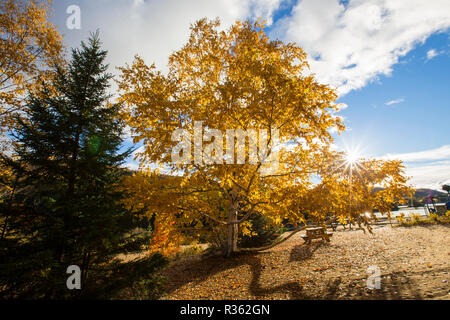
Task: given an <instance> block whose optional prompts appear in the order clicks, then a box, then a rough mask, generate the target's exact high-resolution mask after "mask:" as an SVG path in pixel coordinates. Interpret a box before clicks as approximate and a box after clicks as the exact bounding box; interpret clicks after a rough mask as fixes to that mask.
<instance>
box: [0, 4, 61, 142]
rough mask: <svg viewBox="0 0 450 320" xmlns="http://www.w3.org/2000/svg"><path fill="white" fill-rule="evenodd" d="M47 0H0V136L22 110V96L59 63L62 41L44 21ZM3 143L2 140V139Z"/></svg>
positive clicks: (7, 130)
mask: <svg viewBox="0 0 450 320" xmlns="http://www.w3.org/2000/svg"><path fill="white" fill-rule="evenodd" d="M49 15H50V6H49V1H48V0H26V1H24V0H3V1H1V2H0V34H1V41H0V70H1V72H0V137H1V138H2V140H3V139H4V134H6V133H8V132H9V131H10V130H11V129H13V128H14V127H15V125H16V123H17V122H16V120H15V119H16V116H17V115H20V114H23V112H24V103H23V101H24V98H25V96H26V94H27V91H28V90H33V89H34V88H35V87H36V84H38V83H39V82H38V81H36V79H37V78H39V77H40V78H48V76H49V75H50V73H49V71H50V67H51V66H52V65H53V64H54V63H57V62H61V59H62V57H61V52H62V41H61V36H60V35H59V34H58V32H57V31H56V28H55V27H54V26H53V25H52V24H51V23H50V22H49V21H48V18H49ZM2 142H3V141H2Z"/></svg>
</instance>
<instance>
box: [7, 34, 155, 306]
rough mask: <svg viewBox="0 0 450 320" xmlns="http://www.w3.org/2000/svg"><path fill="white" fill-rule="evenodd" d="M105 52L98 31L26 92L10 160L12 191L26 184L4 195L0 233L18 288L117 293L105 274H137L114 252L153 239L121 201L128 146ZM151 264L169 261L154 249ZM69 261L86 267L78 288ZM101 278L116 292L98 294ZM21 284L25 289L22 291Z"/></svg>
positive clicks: (60, 293)
mask: <svg viewBox="0 0 450 320" xmlns="http://www.w3.org/2000/svg"><path fill="white" fill-rule="evenodd" d="M105 58H106V51H104V50H102V49H101V47H100V41H99V37H98V33H96V34H94V35H92V36H91V37H90V39H89V42H88V44H85V43H83V42H82V44H81V49H73V50H72V60H71V63H70V64H69V66H68V68H62V67H61V66H57V67H55V78H54V79H53V81H52V82H51V83H50V84H43V85H42V88H43V89H42V90H41V91H40V92H39V93H38V94H36V95H31V96H30V97H29V98H28V103H27V120H26V121H23V120H20V119H19V120H18V121H19V122H20V125H19V126H18V129H17V132H15V134H14V136H15V139H16V147H15V159H16V160H13V159H6V158H5V159H4V160H5V162H6V163H7V164H8V165H10V166H11V168H13V170H14V173H15V176H16V179H13V180H14V181H15V183H16V184H17V185H18V186H19V188H17V187H16V188H15V189H14V190H16V189H17V190H19V191H15V193H14V194H13V196H11V198H12V199H10V200H9V201H4V202H3V207H2V215H4V216H5V217H4V219H3V220H4V221H5V223H4V234H2V239H1V241H2V242H1V250H2V259H3V260H4V261H1V262H2V263H1V265H2V269H3V270H2V271H4V273H3V278H2V280H3V283H6V285H5V287H7V288H9V289H10V290H15V291H16V294H19V295H22V296H25V297H28V296H31V297H48V298H53V297H57V298H64V297H72V296H74V295H76V296H77V295H94V294H95V295H97V296H98V295H99V294H104V295H107V294H111V293H112V292H113V291H114V286H113V285H112V284H111V283H108V282H107V281H108V280H107V279H108V278H109V279H111V278H112V277H113V276H114V278H115V280H117V281H119V280H121V281H122V282H124V283H123V285H126V282H127V281H128V280H130V276H131V275H127V276H126V277H125V278H123V277H122V278H121V275H120V274H117V272H119V271H118V270H122V271H124V268H123V266H120V268H116V269H111V268H112V266H116V267H117V266H119V264H117V263H111V262H112V258H113V257H114V256H116V255H117V254H118V253H120V252H123V251H129V250H134V249H139V248H141V246H142V245H143V244H145V243H148V241H149V237H148V234H145V235H144V236H137V237H134V236H130V234H131V232H132V230H133V229H134V228H136V225H137V224H136V221H134V220H135V219H134V218H133V216H132V215H131V214H129V213H128V212H127V211H125V210H124V208H123V207H122V205H121V204H120V200H121V198H122V197H123V196H124V195H123V194H122V193H121V192H120V191H118V184H119V183H120V179H121V176H122V175H123V170H121V169H120V168H119V165H120V164H122V163H123V161H124V160H125V158H126V157H128V156H129V155H130V150H126V151H125V152H120V149H121V145H122V142H123V141H122V138H121V136H122V131H123V125H122V123H121V122H120V121H119V120H118V117H117V113H118V109H119V107H120V106H119V105H118V104H112V103H109V98H110V96H109V95H108V94H107V90H108V87H109V81H110V80H111V78H112V76H111V74H109V73H107V65H105V64H104V61H105ZM11 190H12V188H11ZM6 218H7V219H6ZM127 235H128V236H127ZM149 263H150V264H149V265H147V266H148V267H149V268H150V269H147V270H146V271H147V272H149V271H150V272H151V271H152V270H154V269H157V268H158V267H159V266H161V265H162V263H163V259H162V258H161V257H159V256H154V257H153V258H152V260H151V261H149ZM69 265H78V266H79V267H80V268H81V284H82V289H81V291H77V290H73V291H69V290H68V289H67V287H66V279H67V277H68V276H69V275H68V274H66V269H67V267H68V266H69ZM145 266H146V264H145V263H144V262H142V261H141V262H140V264H139V265H135V267H136V268H138V269H140V270H143V269H145ZM130 268H131V267H130ZM129 271H130V270H128V272H129ZM122 276H123V274H122ZM132 276H133V277H137V276H138V272H137V273H136V274H133V275H132ZM130 281H131V280H130ZM97 283H102V286H101V287H102V288H103V289H105V288H108V290H109V292H103V293H100V292H99V291H98V290H99V288H100V287H99V286H97V285H96V284H97ZM0 284H1V283H0ZM18 287H20V288H23V289H22V291H20V292H19V293H17V288H18ZM25 288H26V289H25ZM28 290H29V291H28Z"/></svg>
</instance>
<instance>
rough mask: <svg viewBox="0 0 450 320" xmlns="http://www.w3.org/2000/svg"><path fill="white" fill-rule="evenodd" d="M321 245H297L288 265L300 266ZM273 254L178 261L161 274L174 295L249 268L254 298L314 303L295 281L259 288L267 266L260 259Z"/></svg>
mask: <svg viewBox="0 0 450 320" xmlns="http://www.w3.org/2000/svg"><path fill="white" fill-rule="evenodd" d="M322 245H324V244H323V243H322V242H321V241H320V242H314V243H313V244H311V245H309V246H307V245H304V244H303V245H297V246H295V247H294V248H293V249H292V250H291V252H290V258H289V262H293V261H296V262H299V261H304V260H307V259H310V258H311V257H312V256H313V254H314V252H315V251H316V250H317V249H318V248H319V247H321V246H322ZM268 254H273V253H271V252H261V253H239V254H236V255H234V256H232V257H230V258H225V257H223V256H214V257H207V258H201V257H197V258H194V259H191V260H190V261H178V262H175V263H173V264H172V265H171V266H170V267H169V268H167V269H166V270H165V272H164V276H165V277H166V278H167V279H168V280H169V281H168V284H167V286H166V293H167V294H168V295H170V293H172V292H173V291H175V290H177V289H178V288H180V287H182V286H184V285H187V284H193V285H196V284H199V283H201V282H203V281H205V280H207V279H208V278H209V277H211V276H213V275H215V274H217V273H221V272H223V271H226V270H228V269H234V268H238V267H240V266H243V265H248V266H249V267H250V270H251V279H250V283H249V285H248V292H249V293H251V294H252V295H254V296H257V297H259V296H270V295H271V294H274V293H279V292H282V293H285V294H288V295H289V296H290V297H291V299H313V298H314V297H313V296H309V295H308V294H306V293H305V292H304V291H303V286H302V285H301V284H300V283H299V282H298V281H289V282H286V283H283V284H280V285H276V286H273V287H270V286H269V287H263V285H262V284H261V274H262V272H263V270H264V269H265V268H267V267H269V268H270V266H267V265H264V264H263V262H262V257H263V256H264V255H268Z"/></svg>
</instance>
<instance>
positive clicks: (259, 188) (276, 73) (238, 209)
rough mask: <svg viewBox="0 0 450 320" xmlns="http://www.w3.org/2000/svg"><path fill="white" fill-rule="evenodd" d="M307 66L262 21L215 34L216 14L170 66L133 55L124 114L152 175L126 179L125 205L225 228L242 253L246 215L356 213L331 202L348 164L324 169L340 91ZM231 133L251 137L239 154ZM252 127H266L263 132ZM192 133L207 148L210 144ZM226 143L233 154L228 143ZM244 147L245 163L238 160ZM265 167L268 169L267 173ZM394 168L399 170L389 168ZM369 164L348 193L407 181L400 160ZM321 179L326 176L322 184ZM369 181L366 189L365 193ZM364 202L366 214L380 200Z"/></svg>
mask: <svg viewBox="0 0 450 320" xmlns="http://www.w3.org/2000/svg"><path fill="white" fill-rule="evenodd" d="M308 68H309V67H308V64H307V61H306V54H305V52H304V51H303V50H302V49H301V48H300V47H298V46H297V45H295V44H293V43H283V42H281V41H274V40H270V39H269V38H268V36H267V35H266V33H265V32H264V25H263V23H260V22H259V21H258V22H255V23H251V22H249V21H246V22H237V23H235V24H234V25H233V26H231V27H230V28H229V29H228V30H220V23H219V21H218V20H215V21H208V20H206V19H202V20H199V21H198V22H197V23H195V24H194V25H192V26H191V34H190V37H189V40H188V42H187V43H186V44H185V45H184V46H183V47H182V48H181V49H180V50H178V51H176V52H174V53H173V54H172V55H171V56H170V58H169V64H168V72H167V73H163V72H161V71H159V70H157V68H156V66H155V65H154V64H153V65H151V66H148V65H146V64H145V62H144V61H143V60H142V59H141V58H140V57H138V56H136V58H135V60H134V62H133V63H132V65H131V66H130V65H127V66H125V67H123V68H121V71H122V74H121V79H120V80H119V89H120V91H121V98H120V99H121V101H122V102H123V103H124V104H125V108H124V109H123V110H122V117H123V118H124V119H125V121H126V122H127V124H128V125H129V126H130V127H131V131H132V135H133V137H134V142H136V143H137V142H141V143H143V151H142V152H141V153H140V154H139V155H138V158H139V160H140V162H141V164H142V167H143V168H146V170H145V171H144V176H142V175H141V176H136V177H134V178H129V181H128V188H130V189H134V190H139V192H135V193H134V194H135V196H134V197H133V198H132V199H128V200H127V201H128V206H129V207H130V208H131V207H132V204H133V205H136V204H141V205H142V206H143V207H146V208H147V210H148V213H149V214H154V213H156V221H157V222H158V221H159V222H160V223H165V224H168V223H170V224H171V225H173V224H179V225H181V226H185V227H186V226H187V225H189V226H194V229H195V227H196V228H199V229H202V230H204V229H205V226H206V227H207V229H208V230H213V229H214V226H216V227H219V228H220V227H221V228H222V232H225V233H227V237H226V238H227V244H226V247H227V252H228V254H230V253H231V252H234V251H237V250H238V248H237V239H238V234H239V232H248V230H249V229H251V222H250V221H248V218H249V217H250V216H251V215H252V214H254V213H258V214H261V215H264V216H266V217H267V218H269V219H270V221H272V223H274V224H278V225H280V224H281V223H282V221H285V220H286V219H287V220H289V221H291V223H293V224H295V225H298V224H299V223H301V222H302V221H304V220H305V219H304V214H305V213H306V212H307V211H317V212H320V213H321V214H322V215H323V216H325V215H328V214H331V212H334V214H337V215H347V214H348V212H349V210H350V209H349V208H344V207H342V211H340V209H341V208H339V207H337V203H339V204H341V203H342V201H338V202H335V201H334V200H335V199H334V198H330V197H329V194H330V193H333V192H334V193H335V195H336V197H335V198H345V196H346V194H345V193H342V192H344V191H343V190H345V189H346V188H344V187H343V186H348V184H347V182H346V181H347V180H345V179H342V177H343V175H342V174H343V166H339V167H338V168H337V170H336V171H334V172H331V171H329V172H325V171H324V170H323V166H324V165H325V164H327V166H328V167H329V166H331V165H333V163H334V162H336V161H334V160H336V159H337V158H339V157H338V156H337V155H336V154H334V153H333V152H331V151H330V148H329V146H330V143H331V142H332V137H331V134H330V132H331V130H335V131H337V132H340V131H342V130H344V125H343V122H342V119H341V117H339V116H338V115H337V112H338V111H339V107H340V105H339V104H337V103H336V102H335V101H336V99H337V94H336V91H335V90H334V89H333V88H330V87H329V86H327V85H324V84H320V83H319V82H318V81H317V80H316V79H315V77H314V75H313V74H311V73H310V72H309V69H308ZM199 123H200V125H201V126H199ZM180 129H184V130H185V131H184V132H188V133H189V134H188V135H187V138H186V134H185V136H184V138H185V140H184V142H185V145H184V146H185V147H186V148H185V149H184V151H186V149H187V150H189V151H191V150H192V149H191V146H192V145H193V146H194V152H193V153H192V152H188V156H187V157H185V158H183V159H184V160H185V161H181V162H180V161H173V152H174V151H173V150H174V149H175V150H177V152H175V153H176V154H177V155H178V149H176V148H177V141H179V140H177V139H174V135H173V133H174V132H176V131H177V130H180ZM230 129H236V130H239V129H240V130H242V131H243V132H245V133H246V134H247V137H246V138H247V139H248V144H245V147H243V144H241V147H243V149H241V150H234V146H235V144H234V142H235V141H236V142H237V143H236V144H237V145H239V138H237V140H235V137H233V136H231V139H230V140H227V139H228V138H229V136H228V132H227V130H230ZM261 129H262V130H263V131H261ZM251 130H256V131H259V136H258V138H257V137H256V135H252V133H251ZM261 132H263V133H261ZM196 133H197V137H198V136H199V135H200V137H202V138H203V140H204V141H207V142H209V144H208V145H206V146H205V147H203V146H202V145H201V142H199V141H198V138H195V135H196ZM264 133H266V134H267V135H268V138H267V139H263V138H264V137H262V135H263V134H264ZM274 133H276V136H275V134H274ZM175 136H176V135H175ZM180 136H181V135H179V136H178V138H179V137H180ZM192 136H194V139H193V140H192ZM225 136H226V138H227V139H225ZM196 139H197V140H196ZM244 139H245V138H244ZM225 140H227V141H225ZM253 140H255V141H256V140H258V142H259V150H260V152H261V150H263V152H262V154H264V157H261V153H259V156H260V157H259V158H258V161H253V162H252V161H250V154H249V151H251V150H250V143H251V142H252V141H253ZM275 140H276V143H274V141H275ZM230 141H232V142H233V143H232V144H231V143H230ZM242 142H244V143H245V140H243V141H242V140H241V143H242ZM205 144H206V143H205ZM229 144H231V145H232V146H231V149H232V150H231V152H230V148H229V147H230V145H229ZM225 145H226V146H227V152H226V153H224V152H222V150H221V148H222V147H223V146H225ZM236 147H237V149H239V146H236ZM196 148H197V150H200V152H196ZM242 150H245V155H248V157H247V156H246V158H245V159H246V160H248V161H239V152H241V151H242ZM264 151H265V152H264ZM271 155H276V156H277V157H276V158H274V159H275V161H274V162H269V163H267V162H265V161H264V160H265V159H268V158H270V156H271ZM230 158H231V159H232V161H229V160H230ZM199 159H201V160H203V161H198V160H199ZM233 159H234V161H233ZM331 159H334V160H333V161H334V162H333V161H331ZM236 160H237V161H236ZM327 160H328V163H327ZM330 161H331V162H330ZM268 164H269V169H273V170H269V171H267V170H265V169H267V165H268ZM155 165H160V166H163V167H164V168H166V169H170V170H171V172H172V173H176V174H177V175H178V176H179V177H178V178H177V179H176V180H175V181H171V182H168V181H166V180H165V179H160V178H159V176H158V170H157V169H156V170H152V169H151V168H152V167H154V166H155ZM271 165H275V166H274V167H273V166H272V167H270V166H271ZM391 165H393V167H392V168H394V169H392V170H393V171H392V172H390V171H389V169H387V168H390V166H391ZM364 168H365V170H366V171H365V172H366V173H364V175H361V177H363V176H364V179H361V180H360V181H359V180H358V181H359V182H358V185H356V184H355V183H353V184H352V186H351V188H353V189H357V190H358V192H365V195H367V194H368V193H370V185H374V184H376V183H378V182H379V183H382V182H383V181H385V180H386V179H389V178H393V179H394V180H393V182H392V183H391V184H390V185H389V187H393V188H394V189H395V188H397V187H398V188H400V186H403V184H404V183H405V181H404V180H403V179H400V178H399V177H401V167H400V165H399V164H394V163H386V162H374V161H372V162H370V161H369V162H367V163H365V164H364ZM395 168H396V169H395ZM337 173H339V174H341V175H339V174H337ZM314 177H316V180H317V178H318V179H319V180H321V183H320V184H319V186H316V182H315V181H314V180H315V179H314ZM331 181H332V183H331ZM352 181H353V180H352ZM366 182H369V183H368V184H367V185H366V186H364V188H363V189H364V190H362V189H361V190H360V189H358V187H362V186H363V185H364V183H366ZM320 186H322V187H323V186H327V188H328V189H327V192H328V193H329V194H326V195H324V197H318V198H317V199H314V200H313V197H314V195H315V194H318V193H320V192H322V191H320V190H321V187H320ZM331 186H332V190H331V189H329V188H331ZM349 190H350V189H349ZM349 192H350V193H352V194H354V191H349ZM386 192H387V191H386ZM347 193H348V192H347ZM396 195H398V194H396ZM361 196H362V195H361ZM394 198H395V197H392V199H394ZM300 199H301V201H300ZM370 199H372V198H370ZM316 200H317V201H316ZM367 201H368V202H367V203H366V202H365V205H364V207H365V208H367V209H368V208H369V207H370V205H374V206H375V205H379V203H376V201H375V200H373V201H372V200H370V201H369V200H367ZM311 203H314V204H315V205H316V206H315V207H314V208H313V207H311ZM327 205H329V206H331V207H329V206H327ZM361 207H362V205H361ZM338 209H339V210H338ZM355 211H356V208H352V212H355ZM360 213H361V212H360ZM360 213H359V214H360Z"/></svg>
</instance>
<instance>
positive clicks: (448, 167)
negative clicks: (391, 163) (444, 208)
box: [406, 161, 450, 190]
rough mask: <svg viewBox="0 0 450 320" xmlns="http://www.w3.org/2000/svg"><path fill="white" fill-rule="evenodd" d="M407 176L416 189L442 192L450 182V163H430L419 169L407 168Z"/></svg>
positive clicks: (418, 167)
mask: <svg viewBox="0 0 450 320" xmlns="http://www.w3.org/2000/svg"><path fill="white" fill-rule="evenodd" d="M406 175H408V176H410V177H411V181H410V182H411V184H412V185H413V186H415V187H416V188H430V189H437V190H441V188H442V186H443V185H444V184H448V183H449V182H450V161H443V162H436V163H429V164H426V165H421V166H417V167H410V166H407V167H406Z"/></svg>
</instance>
